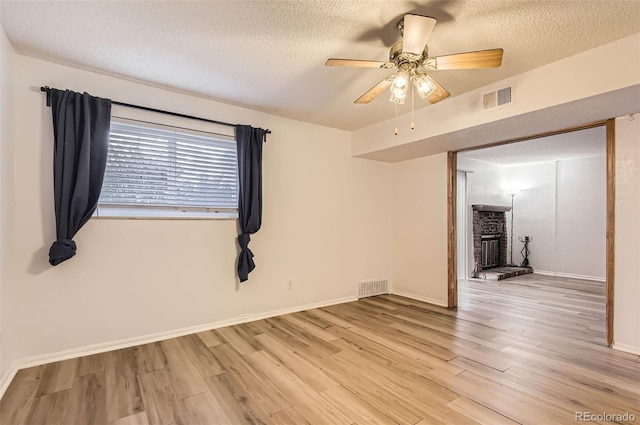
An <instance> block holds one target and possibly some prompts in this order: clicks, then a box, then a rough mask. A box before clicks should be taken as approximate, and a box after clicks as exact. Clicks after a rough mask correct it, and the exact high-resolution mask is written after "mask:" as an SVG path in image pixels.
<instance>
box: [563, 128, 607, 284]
mask: <svg viewBox="0 0 640 425" xmlns="http://www.w3.org/2000/svg"><path fill="white" fill-rule="evenodd" d="M603 133H604V131H603ZM602 150H603V151H605V150H606V140H605V139H604V138H603V140H602ZM556 167H557V169H556V179H557V180H556V246H555V249H556V270H557V272H558V273H565V274H574V275H579V276H589V277H595V278H598V279H600V280H605V276H606V257H607V159H606V155H602V156H596V157H591V158H580V159H575V160H571V161H559V162H557V163H556Z"/></svg>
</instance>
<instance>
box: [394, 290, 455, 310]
mask: <svg viewBox="0 0 640 425" xmlns="http://www.w3.org/2000/svg"><path fill="white" fill-rule="evenodd" d="M391 293H392V294H393V295H398V296H401V297H405V298H411V299H412V300H416V301H422V302H424V303H427V304H434V305H437V306H439V307H447V302H446V301H442V300H437V299H435V298H428V297H423V296H422V295H416V294H411V293H409V292H403V291H393V292H391Z"/></svg>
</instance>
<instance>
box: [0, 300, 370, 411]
mask: <svg viewBox="0 0 640 425" xmlns="http://www.w3.org/2000/svg"><path fill="white" fill-rule="evenodd" d="M357 300H358V298H357V297H356V296H355V295H354V296H349V297H343V298H335V299H333V300H327V301H322V302H318V303H312V304H305V305H300V306H296V307H289V308H283V309H280V310H272V311H268V312H265V313H256V314H249V315H243V316H240V317H235V318H233V319H227V320H221V321H218V322H212V323H206V324H202V325H196V326H190V327H187V328H182V329H175V330H172V331H168V332H158V333H154V334H148V335H142V336H138V337H133V338H126V339H121V340H118V341H110V342H104V343H100V344H91V345H86V346H83V347H76V348H71V349H69V350H63V351H57V352H54V353H47V354H41V355H37V356H30V357H26V358H23V359H19V360H17V361H15V362H14V363H13V364H12V365H11V367H10V368H9V369H8V371H7V372H6V373H5V374H4V375H3V376H2V377H1V379H0V399H2V396H3V395H4V392H5V391H6V389H7V387H8V386H9V384H10V383H11V380H12V379H13V378H14V376H15V375H16V373H17V372H18V370H20V369H24V368H27V367H33V366H40V365H43V364H47V363H52V362H59V361H62V360H68V359H73V358H76V357H82V356H90V355H92V354H99V353H104V352H107V351H113V350H119V349H122V348H128V347H134V346H136V345H142V344H149V343H151V342H158V341H163V340H165V339H170V338H176V337H179V336H184V335H189V334H193V333H197V332H204V331H208V330H211V329H218V328H224V327H226V326H233V325H239V324H241V323H248V322H254V321H256V320H262V319H268V318H270V317H275V316H282V315H284V314H289V313H296V312H299V311H304V310H311V309H314V308H320V307H327V306H330V305H335V304H343V303H348V302H352V301H357Z"/></svg>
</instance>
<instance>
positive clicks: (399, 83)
mask: <svg viewBox="0 0 640 425" xmlns="http://www.w3.org/2000/svg"><path fill="white" fill-rule="evenodd" d="M436 22H437V21H436V19H435V18H431V17H428V16H420V15H413V14H407V15H405V16H404V18H403V19H401V20H400V21H399V22H398V24H397V26H396V29H397V30H398V32H399V33H400V36H401V37H402V40H400V41H399V42H397V43H396V44H394V45H393V46H392V47H391V50H390V52H389V61H388V62H380V61H369V60H359V59H335V58H331V59H328V60H327V62H326V63H325V65H326V66H350V67H359V68H383V69H396V72H394V73H393V74H391V75H388V76H386V77H385V78H384V79H383V80H382V81H380V82H379V83H378V84H376V85H375V86H373V88H371V89H370V90H369V91H367V92H366V93H365V94H363V95H362V96H360V97H359V98H358V99H356V101H355V102H354V103H358V104H363V103H369V102H371V101H372V100H373V99H375V98H376V97H377V96H378V95H380V94H381V93H382V92H384V91H385V90H386V89H388V88H389V87H391V97H390V98H389V101H391V102H393V103H395V104H403V103H404V100H405V97H406V94H407V90H408V89H409V83H412V84H413V86H414V87H415V88H416V89H417V91H418V94H419V95H420V97H421V98H423V99H427V100H429V102H431V103H436V102H439V101H441V100H443V99H446V98H447V97H449V92H448V91H447V90H445V88H444V87H442V86H441V85H440V84H439V83H438V82H437V81H436V80H434V79H433V78H432V77H431V76H429V75H428V74H427V71H434V70H449V69H478V68H497V67H499V66H500V65H501V63H502V53H503V50H502V49H491V50H481V51H477V52H467V53H458V54H453V55H447V56H437V57H429V55H428V52H427V50H428V49H427V40H428V39H429V36H430V35H431V32H432V31H433V28H434V27H435V25H436Z"/></svg>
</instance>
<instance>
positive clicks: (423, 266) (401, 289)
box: [393, 153, 447, 306]
mask: <svg viewBox="0 0 640 425" xmlns="http://www.w3.org/2000/svg"><path fill="white" fill-rule="evenodd" d="M393 289H394V292H397V293H399V294H404V295H407V296H411V297H414V298H418V299H422V300H424V301H427V302H432V303H434V304H438V305H444V306H446V305H447V154H446V153H441V154H438V155H432V156H428V157H424V158H418V159H412V160H409V161H404V162H399V163H397V164H393Z"/></svg>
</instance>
